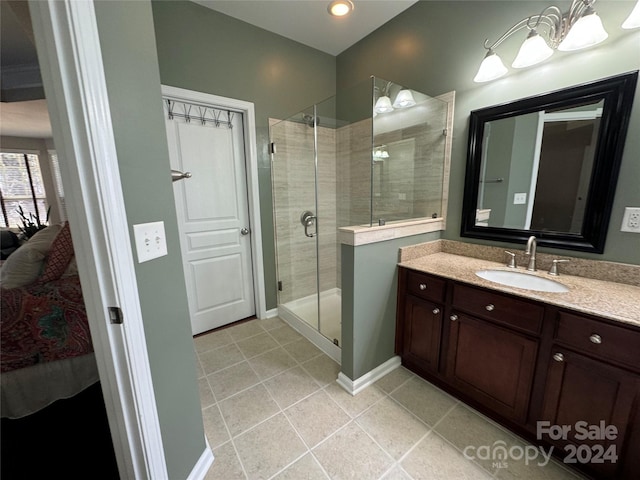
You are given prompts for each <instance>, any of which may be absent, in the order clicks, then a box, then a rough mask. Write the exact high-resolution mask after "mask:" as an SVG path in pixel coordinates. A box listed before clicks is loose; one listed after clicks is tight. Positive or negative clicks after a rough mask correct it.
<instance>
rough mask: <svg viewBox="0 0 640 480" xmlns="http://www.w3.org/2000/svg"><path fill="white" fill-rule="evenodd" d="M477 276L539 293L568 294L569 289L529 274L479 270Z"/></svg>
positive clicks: (558, 283) (553, 281)
mask: <svg viewBox="0 0 640 480" xmlns="http://www.w3.org/2000/svg"><path fill="white" fill-rule="evenodd" d="M476 275H477V276H479V277H480V278H484V279H485V280H489V281H490V282H496V283H501V284H502V285H508V286H510V287H516V288H524V289H526V290H535V291H538V292H558V293H560V292H568V291H569V288H567V287H566V286H565V285H563V284H562V283H560V282H556V281H555V280H551V279H548V278H543V277H538V276H536V275H531V274H529V273H524V272H518V271H515V270H513V271H509V270H479V271H477V272H476Z"/></svg>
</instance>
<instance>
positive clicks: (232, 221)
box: [165, 102, 255, 335]
mask: <svg viewBox="0 0 640 480" xmlns="http://www.w3.org/2000/svg"><path fill="white" fill-rule="evenodd" d="M166 108H167V107H166V102H165V110H166ZM223 115H225V120H226V112H224V114H223ZM165 122H166V127H167V139H168V141H169V154H170V158H171V168H172V169H174V170H180V171H182V172H190V173H191V174H192V176H191V178H186V179H183V180H179V181H176V182H174V183H173V185H174V194H175V201H176V209H177V216H178V226H179V229H180V245H181V250H182V261H183V266H184V274H185V281H186V285H187V295H188V299H189V311H190V315H191V327H192V332H193V334H194V335H196V334H198V333H202V332H205V331H207V330H211V329H213V328H217V327H220V326H223V325H227V324H229V323H232V322H235V321H237V320H240V319H243V318H247V317H250V316H252V315H254V314H255V299H254V291H253V272H252V263H251V242H250V238H249V236H250V227H249V210H248V204H247V182H246V168H245V167H246V166H245V155H244V138H243V131H242V114H241V113H234V114H233V119H232V128H229V127H228V126H227V122H226V121H221V122H220V124H219V126H216V125H215V123H213V122H207V123H206V124H204V125H203V124H202V122H201V121H199V120H196V119H191V121H190V122H187V121H185V119H184V118H179V117H178V116H174V117H173V119H169V118H167V117H165Z"/></svg>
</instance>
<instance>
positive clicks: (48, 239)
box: [27, 223, 62, 255]
mask: <svg viewBox="0 0 640 480" xmlns="http://www.w3.org/2000/svg"><path fill="white" fill-rule="evenodd" d="M60 230H62V224H61V223H59V224H55V225H49V226H48V227H46V228H43V229H42V230H39V231H37V232H36V233H35V235H33V237H31V238H30V239H29V240H27V243H28V244H29V245H31V247H32V248H33V249H35V250H38V251H39V252H40V253H42V254H43V255H47V254H48V253H49V249H50V248H51V244H52V243H53V241H54V240H55V238H56V236H57V235H58V233H60Z"/></svg>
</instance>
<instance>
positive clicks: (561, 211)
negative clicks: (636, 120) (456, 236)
mask: <svg viewBox="0 0 640 480" xmlns="http://www.w3.org/2000/svg"><path fill="white" fill-rule="evenodd" d="M637 80H638V71H634V72H630V73H625V74H622V75H617V76H614V77H610V78H605V79H603V80H598V81H595V82H591V83H587V84H583V85H578V86H575V87H570V88H567V89H563V90H558V91H554V92H550V93H546V94H542V95H537V96H534V97H528V98H523V99H521V100H517V101H514V102H510V103H506V104H502V105H496V106H492V107H488V108H482V109H479V110H474V111H472V112H471V117H470V123H469V143H468V153H467V170H466V177H465V187H464V200H463V206H462V226H461V231H460V235H461V236H462V237H470V238H481V239H487V240H497V241H505V242H513V243H525V242H526V241H527V239H528V238H529V237H530V236H531V235H535V236H536V237H537V239H538V245H540V246H547V247H553V248H561V249H567V250H580V251H586V252H596V253H602V252H603V251H604V245H605V241H606V236H607V228H608V225H609V217H610V215H611V207H612V204H613V198H614V194H615V189H616V184H617V179H618V172H619V170H620V162H621V160H622V152H623V149H624V143H625V138H626V135H627V128H628V125H629V119H630V116H631V108H632V104H633V97H634V94H635V90H636V83H637Z"/></svg>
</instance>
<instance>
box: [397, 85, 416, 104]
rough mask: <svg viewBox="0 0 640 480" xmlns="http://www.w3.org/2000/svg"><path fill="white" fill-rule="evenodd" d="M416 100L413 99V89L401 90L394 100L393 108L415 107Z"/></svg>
mask: <svg viewBox="0 0 640 480" xmlns="http://www.w3.org/2000/svg"><path fill="white" fill-rule="evenodd" d="M415 104H416V101H415V100H414V99H413V94H412V93H411V90H406V89H405V90H400V91H399V92H398V95H397V96H396V99H395V101H394V102H393V108H408V107H413V106H414V105H415Z"/></svg>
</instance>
